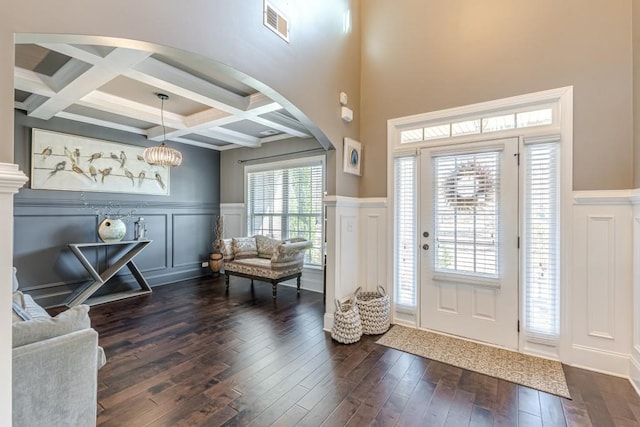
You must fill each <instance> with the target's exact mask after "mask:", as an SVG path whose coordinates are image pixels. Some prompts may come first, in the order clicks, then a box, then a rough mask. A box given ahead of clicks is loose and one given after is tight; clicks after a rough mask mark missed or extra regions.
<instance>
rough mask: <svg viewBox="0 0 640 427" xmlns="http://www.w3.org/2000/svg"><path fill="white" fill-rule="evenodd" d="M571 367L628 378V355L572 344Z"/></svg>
mask: <svg viewBox="0 0 640 427" xmlns="http://www.w3.org/2000/svg"><path fill="white" fill-rule="evenodd" d="M571 366H575V367H577V368H583V369H588V370H590V371H596V372H602V373H603V374H609V375H615V376H617V377H625V378H627V377H629V353H627V352H616V351H607V350H603V349H600V348H593V347H588V346H582V345H578V344H574V345H573V346H572V363H571Z"/></svg>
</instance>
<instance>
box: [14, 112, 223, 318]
mask: <svg viewBox="0 0 640 427" xmlns="http://www.w3.org/2000/svg"><path fill="white" fill-rule="evenodd" d="M32 128H40V129H49V130H54V131H58V132H65V133H69V134H74V135H82V136H87V137H92V138H98V139H104V140H107V141H114V142H121V143H127V144H131V145H139V146H148V145H150V144H149V143H148V141H147V140H146V138H144V137H143V136H140V135H134V134H130V133H126V132H121V131H116V130H112V129H106V128H101V127H98V126H93V125H87V124H82V123H77V122H72V121H68V120H63V119H56V118H54V119H51V120H48V121H43V120H39V119H33V118H30V117H27V116H26V115H25V114H24V113H23V112H16V113H15V129H14V134H15V147H14V151H15V161H16V163H17V164H18V165H19V166H20V169H21V170H23V171H25V172H26V173H28V171H29V170H30V168H31V165H30V157H31V129H32ZM177 148H179V149H180V151H181V152H182V154H183V163H182V165H181V166H180V167H177V168H174V169H173V170H172V171H171V183H170V185H171V188H170V196H146V195H140V194H121V193H90V192H87V193H85V196H86V200H87V202H88V203H89V204H90V205H95V206H100V205H104V204H106V203H108V202H113V203H114V204H116V205H120V206H122V208H123V210H124V211H129V210H131V209H135V210H136V212H135V214H134V215H133V216H132V217H131V218H129V219H128V224H127V235H126V237H125V239H132V238H133V221H134V220H135V218H137V217H138V216H143V217H144V218H145V222H146V223H147V228H148V230H149V239H151V240H153V243H151V244H150V245H149V246H148V247H147V248H146V249H145V251H143V252H142V253H140V255H138V256H137V257H136V258H135V262H136V265H137V266H138V267H139V268H140V269H141V270H142V272H143V274H144V276H145V278H146V279H147V280H148V281H149V282H150V284H151V285H152V286H154V285H160V284H165V283H170V282H174V281H176V280H181V279H185V278H190V277H199V276H202V275H207V274H210V272H209V271H207V269H203V268H201V267H200V263H201V261H204V260H207V259H208V253H209V251H210V245H211V242H212V239H213V225H214V218H215V216H216V215H217V214H218V213H219V212H220V178H219V177H220V154H219V152H217V151H213V150H206V149H202V148H197V147H191V146H186V145H180V146H179V147H177ZM27 187H28V184H27V186H26V187H25V188H23V189H21V190H20V192H19V193H18V194H17V195H16V196H15V198H14V248H13V249H14V258H13V259H14V265H15V266H16V267H17V268H18V278H19V280H20V285H21V288H22V290H25V291H28V292H29V293H30V294H32V295H33V296H34V297H36V298H37V299H38V301H39V302H40V303H42V304H44V305H47V306H51V305H56V304H60V303H61V302H63V301H64V300H65V299H66V298H67V297H68V296H69V294H70V293H71V292H72V291H73V290H74V289H76V288H77V287H78V286H80V285H81V284H82V283H84V282H85V281H86V280H87V278H88V274H87V273H86V272H85V270H84V268H83V267H82V266H81V265H80V263H79V261H78V260H77V259H76V258H75V256H74V255H73V254H72V253H71V252H70V251H69V249H68V247H67V244H68V243H81V242H96V241H99V240H98V236H97V234H96V228H97V225H98V223H99V221H101V219H102V218H98V217H97V216H96V214H95V213H94V212H93V211H92V210H91V209H90V208H88V207H86V206H85V204H84V202H83V201H82V199H81V193H79V192H75V191H50V190H31V189H30V188H27ZM87 253H88V254H89V255H88V257H87V258H88V259H89V260H91V261H92V262H94V263H95V264H96V265H99V267H100V268H104V266H105V263H106V258H108V257H107V256H106V254H105V251H104V249H103V250H100V251H89V252H87ZM112 255H113V253H109V256H112ZM133 283H134V280H133V277H132V276H131V275H130V274H129V270H128V269H127V268H124V269H123V270H121V273H120V275H119V276H118V277H116V278H114V279H113V283H111V282H109V283H108V284H107V285H105V286H107V287H108V290H109V291H114V290H122V289H126V288H129V287H131V286H137V285H133Z"/></svg>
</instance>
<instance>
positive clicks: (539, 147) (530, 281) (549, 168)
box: [524, 142, 560, 340]
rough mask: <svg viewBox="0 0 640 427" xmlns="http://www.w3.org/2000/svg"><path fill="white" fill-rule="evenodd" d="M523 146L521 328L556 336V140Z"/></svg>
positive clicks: (541, 336) (531, 335) (530, 334)
mask: <svg viewBox="0 0 640 427" xmlns="http://www.w3.org/2000/svg"><path fill="white" fill-rule="evenodd" d="M525 150H526V156H525V159H526V181H525V236H524V241H525V256H524V258H525V265H524V281H525V283H524V292H525V312H524V317H525V319H524V325H525V326H524V332H525V334H526V335H527V336H528V337H529V338H534V339H535V338H537V339H542V340H556V339H557V338H558V336H559V333H560V326H559V325H560V319H559V317H560V316H559V312H560V301H559V299H560V284H559V279H560V277H559V271H558V270H559V262H558V260H559V248H558V241H559V230H558V224H559V218H558V212H559V176H558V172H559V162H558V153H559V144H558V143H556V142H549V143H542V144H530V145H526V146H525Z"/></svg>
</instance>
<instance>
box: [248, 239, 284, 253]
mask: <svg viewBox="0 0 640 427" xmlns="http://www.w3.org/2000/svg"><path fill="white" fill-rule="evenodd" d="M255 239H256V247H257V248H258V256H259V257H260V258H271V256H272V255H273V252H274V251H275V249H276V246H278V245H279V244H280V243H282V240H277V239H272V238H271V237H267V236H260V235H257V236H255Z"/></svg>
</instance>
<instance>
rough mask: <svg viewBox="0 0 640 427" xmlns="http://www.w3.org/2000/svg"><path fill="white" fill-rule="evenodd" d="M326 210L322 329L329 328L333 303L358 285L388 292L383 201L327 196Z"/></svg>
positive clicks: (385, 219)
mask: <svg viewBox="0 0 640 427" xmlns="http://www.w3.org/2000/svg"><path fill="white" fill-rule="evenodd" d="M324 202H325V207H326V210H327V229H326V230H325V233H326V236H327V265H326V267H325V268H326V276H327V291H326V301H327V304H326V312H325V316H324V329H325V330H327V331H329V330H331V327H332V326H333V313H334V312H335V300H336V299H340V300H341V299H343V298H345V297H348V296H350V295H351V294H352V293H353V292H354V291H355V290H356V288H357V287H358V286H361V287H362V289H363V290H368V291H375V290H376V288H377V287H378V285H380V286H383V287H384V288H385V289H386V290H387V292H391V284H390V283H386V282H387V271H388V269H389V263H390V262H391V260H389V259H388V256H387V247H388V245H389V243H388V242H387V216H386V215H387V200H386V199H385V198H362V199H358V198H353V197H342V196H329V197H327V198H325V201H324Z"/></svg>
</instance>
